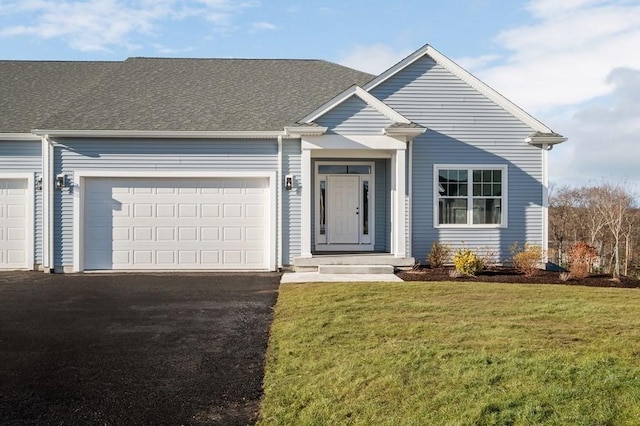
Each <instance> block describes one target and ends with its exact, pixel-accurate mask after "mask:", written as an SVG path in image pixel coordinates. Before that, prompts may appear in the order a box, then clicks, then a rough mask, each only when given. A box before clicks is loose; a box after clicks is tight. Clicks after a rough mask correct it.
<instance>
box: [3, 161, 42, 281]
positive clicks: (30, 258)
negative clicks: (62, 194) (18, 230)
mask: <svg viewBox="0 0 640 426" xmlns="http://www.w3.org/2000/svg"><path fill="white" fill-rule="evenodd" d="M0 179H18V180H26V181H27V205H26V206H25V207H26V215H27V222H26V224H25V227H26V235H25V239H26V243H27V250H26V251H27V255H26V259H25V264H24V268H25V269H28V270H33V268H34V266H35V263H36V262H35V224H36V223H35V186H34V185H35V173H12V172H9V173H4V172H0Z"/></svg>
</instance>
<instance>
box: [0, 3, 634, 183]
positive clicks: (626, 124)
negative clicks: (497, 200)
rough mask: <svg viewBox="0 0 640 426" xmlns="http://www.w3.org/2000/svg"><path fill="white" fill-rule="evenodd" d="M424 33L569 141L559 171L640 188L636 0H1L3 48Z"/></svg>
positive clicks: (312, 54)
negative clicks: (627, 182) (627, 183)
mask: <svg viewBox="0 0 640 426" xmlns="http://www.w3.org/2000/svg"><path fill="white" fill-rule="evenodd" d="M426 43H429V44H431V45H433V46H434V47H435V48H436V49H438V50H439V51H440V52H442V53H443V54H445V55H446V56H448V57H450V58H451V59H453V60H454V61H456V62H458V63H459V64H460V65H462V66H463V67H465V68H466V69H467V70H469V71H470V72H472V73H474V74H475V75H476V76H478V77H479V78H481V79H482V80H483V81H485V82H486V83H488V84H489V85H491V86H492V87H493V88H494V89H496V90H498V91H499V92H501V93H502V94H503V95H505V96H506V97H507V98H509V99H511V100H512V101H514V102H515V103H516V104H518V105H520V106H521V107H523V108H524V109H525V110H527V111H528V112H530V113H531V114H533V115H534V116H536V118H538V119H540V120H541V121H543V122H544V123H545V124H547V125H548V126H549V127H551V128H553V129H554V130H555V131H557V132H559V133H561V134H563V135H565V136H568V137H569V138H570V140H569V142H567V143H565V144H562V145H560V146H557V147H556V148H554V150H553V151H551V153H550V155H549V158H550V167H551V172H550V177H551V181H552V182H555V183H556V184H572V185H582V184H589V183H597V182H599V181H601V180H602V179H606V180H616V181H624V180H628V181H630V182H631V183H634V184H635V185H636V190H638V191H640V185H639V184H640V149H639V147H638V146H639V145H640V0H448V1H436V0H422V1H418V0H394V1H388V0H384V1H380V0H350V1H347V0H343V1H334V0H326V1H313V0H308V1H294V0H290V1H284V0H237V1H231V0H130V1H124V0H67V1H58V0H56V1H54V0H0V59H34V60H39V59H48V60H122V59H125V58H127V57H130V56H171V57H237V58H318V59H326V60H329V61H333V62H338V63H341V64H344V65H348V66H351V67H353V68H357V69H361V70H364V71H369V72H373V73H379V72H381V71H383V70H384V69H386V68H388V67H390V66H391V65H393V64H394V63H395V62H397V61H398V60H400V59H402V58H403V57H404V56H406V55H407V54H409V53H411V52H412V51H414V50H416V49H418V48H419V47H421V46H422V45H424V44H426Z"/></svg>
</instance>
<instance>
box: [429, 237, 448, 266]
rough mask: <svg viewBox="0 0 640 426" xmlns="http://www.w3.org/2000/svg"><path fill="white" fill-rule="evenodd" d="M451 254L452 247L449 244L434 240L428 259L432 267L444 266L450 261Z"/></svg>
mask: <svg viewBox="0 0 640 426" xmlns="http://www.w3.org/2000/svg"><path fill="white" fill-rule="evenodd" d="M450 256H451V248H450V247H449V246H448V245H446V244H443V243H440V242H438V241H434V242H433V244H431V251H430V252H429V256H428V257H427V260H428V261H429V266H431V267H432V268H442V267H443V266H444V265H445V263H447V262H448V261H449V257H450Z"/></svg>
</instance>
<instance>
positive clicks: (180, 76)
mask: <svg viewBox="0 0 640 426" xmlns="http://www.w3.org/2000/svg"><path fill="white" fill-rule="evenodd" d="M15 63H16V62H12V61H4V63H2V61H0V75H1V76H2V82H1V83H0V95H2V98H3V99H2V100H1V101H2V102H3V103H2V104H0V105H1V106H0V132H5V131H11V132H13V131H29V130H31V129H35V128H39V129H47V130H145V131H163V130H166V131H243V130H244V131H247V130H248V131H270V130H282V129H283V127H284V126H288V125H292V124H295V123H296V121H297V120H298V119H299V118H300V117H302V116H304V115H305V114H306V113H308V112H309V111H313V110H314V109H315V108H317V107H318V106H320V105H322V104H323V103H324V102H326V101H328V100H329V99H331V98H332V97H334V96H335V95H337V94H339V93H341V92H342V91H343V90H344V89H346V88H347V87H349V86H351V85H353V84H358V85H362V84H364V83H366V82H367V81H369V80H371V79H372V78H373V77H374V76H372V75H370V74H366V73H363V72H360V71H356V70H353V69H350V68H346V67H343V66H341V65H337V64H334V63H330V62H326V61H321V60H289V59H163V58H130V59H127V60H126V61H124V62H116V63H104V62H95V63H81V62H57V63H45V62H39V63H38V62H30V63H29V64H30V66H26V65H27V64H22V68H26V69H27V70H28V72H25V71H22V70H14V69H13V68H12V67H15V66H17V67H18V68H20V66H19V65H20V63H17V64H18V65H13V64H15ZM50 64H54V65H55V66H58V67H59V69H56V70H55V71H53V70H51V69H50V68H51V67H50ZM36 68H37V69H36ZM67 68H68V70H67ZM5 70H9V72H7V71H5ZM61 74H65V75H61ZM6 76H9V78H11V79H13V78H18V80H19V81H20V84H19V85H16V87H8V88H7V87H5V86H11V85H10V84H7V77H6ZM30 81H33V83H29V82H30ZM30 84H31V85H32V86H34V87H35V86H37V87H38V88H39V89H35V88H34V87H30ZM5 95H11V96H5ZM19 97H20V99H19ZM59 98H62V99H65V102H62V105H61V106H60V107H59V108H55V109H52V110H51V109H50V110H49V114H47V106H51V105H52V104H56V100H57V99H59ZM32 109H33V111H32ZM18 110H20V111H21V112H22V113H24V112H28V114H27V115H28V117H25V118H20V117H18ZM18 118H20V119H19V120H18ZM17 121H19V123H18V124H15V122H17ZM8 129H11V130H8Z"/></svg>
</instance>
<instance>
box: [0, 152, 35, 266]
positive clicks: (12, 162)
mask: <svg viewBox="0 0 640 426" xmlns="http://www.w3.org/2000/svg"><path fill="white" fill-rule="evenodd" d="M0 172H5V173H33V175H34V179H35V180H34V181H35V182H37V181H38V179H39V178H40V177H42V144H41V142H40V141H0ZM35 186H36V185H34V191H35V193H34V200H35V206H34V214H35V218H34V224H35V229H34V239H35V241H34V244H35V247H34V249H35V251H34V253H35V263H36V264H38V265H42V235H43V233H42V191H39V190H38V189H37V188H35Z"/></svg>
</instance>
